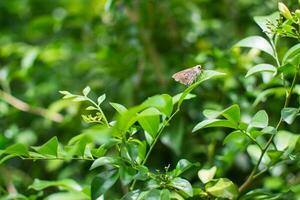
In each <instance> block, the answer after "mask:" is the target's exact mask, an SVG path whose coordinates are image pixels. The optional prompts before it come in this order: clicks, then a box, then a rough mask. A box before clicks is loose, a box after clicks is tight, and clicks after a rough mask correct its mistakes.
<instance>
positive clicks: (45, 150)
mask: <svg viewBox="0 0 300 200" xmlns="http://www.w3.org/2000/svg"><path fill="white" fill-rule="evenodd" d="M31 148H33V149H34V150H35V151H36V152H38V153H40V154H42V155H44V156H54V157H57V150H58V140H57V137H56V136H55V137H53V138H51V139H50V140H49V141H48V142H46V143H45V144H43V145H41V146H37V147H31Z"/></svg>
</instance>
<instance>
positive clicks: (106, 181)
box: [91, 170, 119, 200]
mask: <svg viewBox="0 0 300 200" xmlns="http://www.w3.org/2000/svg"><path fill="white" fill-rule="evenodd" d="M118 178H119V172H118V170H111V171H105V172H102V173H100V174H99V175H97V176H96V177H95V178H94V179H93V181H92V184H91V196H92V200H96V199H98V198H99V197H100V196H101V195H103V194H105V193H106V192H107V191H108V190H109V189H110V188H111V187H112V186H113V185H114V184H115V182H116V181H117V180H118Z"/></svg>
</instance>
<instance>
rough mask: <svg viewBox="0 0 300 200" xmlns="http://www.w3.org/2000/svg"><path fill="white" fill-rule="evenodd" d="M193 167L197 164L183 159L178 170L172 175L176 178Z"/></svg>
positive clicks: (179, 162)
mask: <svg viewBox="0 0 300 200" xmlns="http://www.w3.org/2000/svg"><path fill="white" fill-rule="evenodd" d="M193 165H195V164H193V163H191V162H190V161H188V160H186V159H181V160H179V161H178V163H177V165H176V168H175V169H174V170H173V171H172V172H171V174H173V175H174V176H175V177H177V176H179V175H180V174H182V173H184V172H185V171H186V170H188V169H189V168H191V167H192V166H193Z"/></svg>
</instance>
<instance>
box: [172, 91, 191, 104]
mask: <svg viewBox="0 0 300 200" xmlns="http://www.w3.org/2000/svg"><path fill="white" fill-rule="evenodd" d="M181 95H182V93H179V94H176V95H175V96H173V98H172V101H173V105H175V104H176V103H178V101H179V99H180V97H181ZM195 97H196V95H195V94H188V95H186V96H185V98H184V100H189V99H193V98H195Z"/></svg>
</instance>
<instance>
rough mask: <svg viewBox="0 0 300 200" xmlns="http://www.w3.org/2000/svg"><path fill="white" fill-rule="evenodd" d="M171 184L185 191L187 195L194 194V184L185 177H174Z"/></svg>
mask: <svg viewBox="0 0 300 200" xmlns="http://www.w3.org/2000/svg"><path fill="white" fill-rule="evenodd" d="M170 186H172V187H173V188H176V189H178V190H180V191H181V192H183V193H184V194H185V195H188V196H189V197H192V196H193V188H192V185H191V184H190V182H188V181H187V180H185V179H183V178H178V177H177V178H174V179H173V180H172V181H171V183H170Z"/></svg>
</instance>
